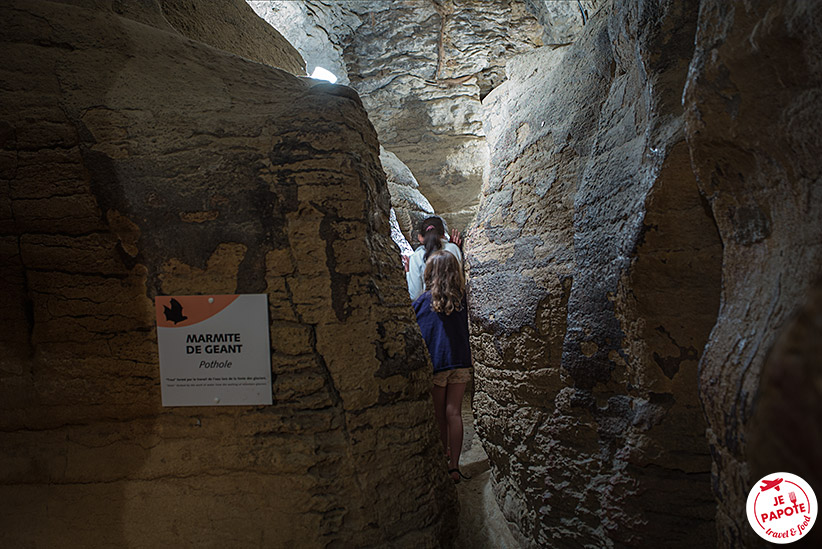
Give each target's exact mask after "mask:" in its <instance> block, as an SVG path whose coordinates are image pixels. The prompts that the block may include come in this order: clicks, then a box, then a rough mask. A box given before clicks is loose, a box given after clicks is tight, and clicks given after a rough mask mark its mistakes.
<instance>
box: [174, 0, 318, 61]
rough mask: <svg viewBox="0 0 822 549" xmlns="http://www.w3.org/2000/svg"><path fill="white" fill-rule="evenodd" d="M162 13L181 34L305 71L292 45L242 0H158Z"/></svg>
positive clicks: (253, 59)
mask: <svg viewBox="0 0 822 549" xmlns="http://www.w3.org/2000/svg"><path fill="white" fill-rule="evenodd" d="M158 1H159V3H160V6H161V7H162V9H163V16H164V17H165V18H166V20H167V21H168V22H169V23H170V24H171V26H173V27H174V28H175V29H177V30H178V31H179V32H180V33H181V34H182V35H183V36H187V37H188V38H191V39H192V40H198V41H200V42H205V43H206V44H208V45H210V46H214V47H215V48H219V49H221V50H224V51H227V52H231V53H233V54H236V55H239V56H241V57H245V58H246V59H251V60H252V61H257V62H259V63H265V64H266V65H271V66H272V67H277V68H279V69H283V70H285V71H288V72H290V73H291V74H296V75H297V76H304V75H305V61H304V60H303V58H302V56H300V54H299V52H298V51H297V50H296V49H295V48H294V46H292V45H291V43H289V41H288V40H287V39H285V38H284V37H283V36H282V35H281V34H280V33H279V32H277V31H276V30H275V29H274V28H273V27H271V25H268V24H267V23H266V22H265V21H264V20H262V19H260V18H259V17H257V16H256V15H255V14H254V11H253V10H252V9H251V8H250V7H249V5H248V4H247V3H246V2H245V1H244V0H228V1H225V0H223V1H221V2H202V1H201V0H158Z"/></svg>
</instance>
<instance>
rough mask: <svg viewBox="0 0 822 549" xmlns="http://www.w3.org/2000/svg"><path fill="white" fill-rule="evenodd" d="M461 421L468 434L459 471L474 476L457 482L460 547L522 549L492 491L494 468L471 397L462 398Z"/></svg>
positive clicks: (458, 541) (463, 548)
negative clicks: (489, 460) (478, 430)
mask: <svg viewBox="0 0 822 549" xmlns="http://www.w3.org/2000/svg"><path fill="white" fill-rule="evenodd" d="M462 422H463V424H464V426H465V434H464V439H463V443H462V454H461V455H460V470H461V471H462V472H463V473H464V474H466V475H467V476H469V477H471V479H470V480H463V481H462V482H460V483H459V484H458V485H457V494H458V495H459V501H460V516H459V534H458V536H457V542H456V548H457V549H484V548H488V549H492V548H493V549H520V544H519V543H517V541H516V539H514V536H513V534H511V531H510V530H509V529H508V523H507V522H506V520H505V517H504V516H503V515H502V511H500V508H499V506H498V505H497V501H496V499H495V498H494V493H493V492H492V490H491V469H490V466H489V464H488V455H487V454H486V453H485V450H483V448H482V444H480V441H479V437H478V436H477V432H476V429H475V428H474V414H473V412H472V411H471V399H470V398H466V399H465V400H463V405H462Z"/></svg>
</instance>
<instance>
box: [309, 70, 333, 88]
mask: <svg viewBox="0 0 822 549" xmlns="http://www.w3.org/2000/svg"><path fill="white" fill-rule="evenodd" d="M311 78H316V79H317V80H328V81H329V82H331V83H332V84H333V83H334V82H336V81H337V77H336V76H334V75H333V74H332V73H331V71H328V70H326V69H324V68H322V67H317V68H316V69H314V72H312V73H311Z"/></svg>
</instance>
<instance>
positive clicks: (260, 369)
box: [154, 294, 271, 406]
mask: <svg viewBox="0 0 822 549" xmlns="http://www.w3.org/2000/svg"><path fill="white" fill-rule="evenodd" d="M154 308H155V311H156V314H157V344H158V346H159V351H160V377H161V381H160V387H161V392H162V396H163V406H232V405H252V404H271V348H270V345H269V338H268V296H267V295H266V294H243V295H190V296H158V297H156V298H155V299H154Z"/></svg>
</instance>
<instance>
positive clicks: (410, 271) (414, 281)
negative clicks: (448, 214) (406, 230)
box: [405, 216, 462, 302]
mask: <svg viewBox="0 0 822 549" xmlns="http://www.w3.org/2000/svg"><path fill="white" fill-rule="evenodd" d="M417 238H418V239H419V241H420V244H422V246H420V247H419V248H417V249H416V251H415V252H414V253H413V254H412V255H411V257H410V258H409V259H408V268H407V271H406V273H405V279H406V281H407V282H408V293H409V295H410V296H411V301H412V302H414V301H416V299H417V298H418V297H419V296H421V295H422V294H423V292H424V291H425V281H424V280H423V274H424V273H425V261H426V260H427V259H428V256H429V255H431V254H432V253H434V252H436V251H439V250H445V251H447V252H450V253H452V254H453V255H454V257H456V258H457V261H458V262H459V264H460V269H462V250H460V244H462V238H461V236H460V233H459V231H457V230H454V231H452V232H451V241H449V240H447V239H446V237H445V226H444V225H443V222H442V219H440V218H439V217H436V216H434V217H427V218H425V219H423V220H422V222H420V225H419V234H418V235H417Z"/></svg>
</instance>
